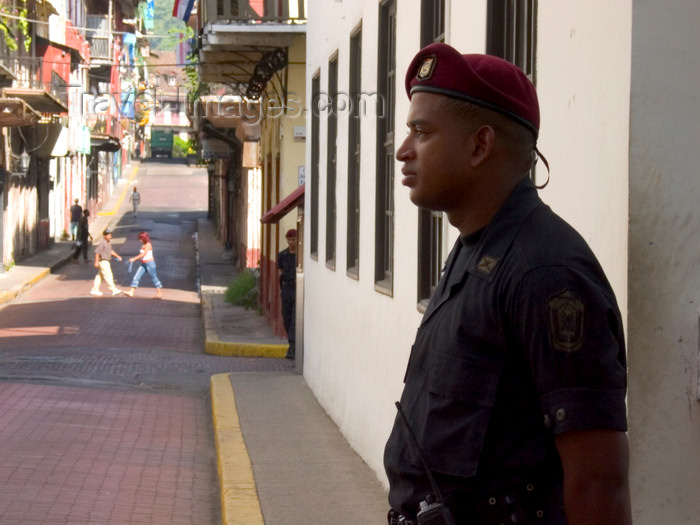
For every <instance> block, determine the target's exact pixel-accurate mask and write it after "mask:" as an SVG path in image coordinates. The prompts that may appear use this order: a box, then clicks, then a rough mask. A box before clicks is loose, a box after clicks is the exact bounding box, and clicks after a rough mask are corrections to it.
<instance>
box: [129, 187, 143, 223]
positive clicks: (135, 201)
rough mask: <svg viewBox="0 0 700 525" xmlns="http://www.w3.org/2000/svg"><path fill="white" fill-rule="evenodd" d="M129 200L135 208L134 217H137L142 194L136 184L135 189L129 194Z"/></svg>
mask: <svg viewBox="0 0 700 525" xmlns="http://www.w3.org/2000/svg"><path fill="white" fill-rule="evenodd" d="M129 201H130V202H131V205H132V206H133V208H134V217H136V216H137V215H138V211H139V204H141V194H140V193H139V192H138V191H136V186H134V191H132V192H131V196H129Z"/></svg>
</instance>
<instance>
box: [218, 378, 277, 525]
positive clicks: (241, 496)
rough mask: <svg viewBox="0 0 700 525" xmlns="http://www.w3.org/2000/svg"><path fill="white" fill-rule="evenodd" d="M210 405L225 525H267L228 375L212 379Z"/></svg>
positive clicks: (222, 520) (222, 517)
mask: <svg viewBox="0 0 700 525" xmlns="http://www.w3.org/2000/svg"><path fill="white" fill-rule="evenodd" d="M210 384H211V404H212V412H213V418H212V419H213V422H214V437H215V440H216V457H217V465H218V469H219V491H220V493H221V523H222V524H223V525H264V524H265V520H264V519H263V516H262V509H261V508H260V500H259V499H258V491H257V487H256V486H255V476H254V475H253V465H252V464H251V462H250V456H249V455H248V449H247V448H246V446H245V441H244V440H243V434H242V433H241V424H240V421H239V420H238V413H237V412H236V399H235V397H234V394H233V387H232V386H231V380H230V378H229V374H217V375H214V376H212V377H211V380H210Z"/></svg>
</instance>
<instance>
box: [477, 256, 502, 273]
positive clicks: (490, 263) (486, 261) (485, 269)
mask: <svg viewBox="0 0 700 525" xmlns="http://www.w3.org/2000/svg"><path fill="white" fill-rule="evenodd" d="M497 264H498V259H496V258H495V257H491V256H490V255H484V256H483V257H482V258H481V259H480V260H479V262H478V263H476V269H477V270H479V271H480V272H481V273H483V274H489V273H491V272H492V271H493V270H494V268H496V265H497Z"/></svg>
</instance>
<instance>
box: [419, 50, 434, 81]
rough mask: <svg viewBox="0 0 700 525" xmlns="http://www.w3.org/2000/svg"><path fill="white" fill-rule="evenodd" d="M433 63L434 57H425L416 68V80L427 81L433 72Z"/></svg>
mask: <svg viewBox="0 0 700 525" xmlns="http://www.w3.org/2000/svg"><path fill="white" fill-rule="evenodd" d="M435 62H436V60H435V55H431V56H427V57H425V58H424V59H423V62H421V65H420V67H419V68H418V73H416V78H417V79H418V80H428V79H429V78H430V77H431V76H432V75H433V71H435Z"/></svg>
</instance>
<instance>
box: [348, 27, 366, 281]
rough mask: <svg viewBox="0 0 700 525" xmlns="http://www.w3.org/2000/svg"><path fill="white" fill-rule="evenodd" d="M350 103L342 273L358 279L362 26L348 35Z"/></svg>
mask: <svg viewBox="0 0 700 525" xmlns="http://www.w3.org/2000/svg"><path fill="white" fill-rule="evenodd" d="M349 67H350V75H349V79H350V86H349V87H350V89H349V91H350V103H351V108H352V111H350V113H349V119H348V191H347V200H348V202H347V249H346V260H345V268H346V274H347V275H348V276H349V277H352V278H354V279H359V278H360V179H361V171H360V170H361V149H362V132H361V125H360V124H361V117H362V115H360V97H361V96H362V26H361V25H360V26H359V27H358V28H357V29H356V30H355V31H354V32H353V33H352V34H351V35H350V64H349Z"/></svg>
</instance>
